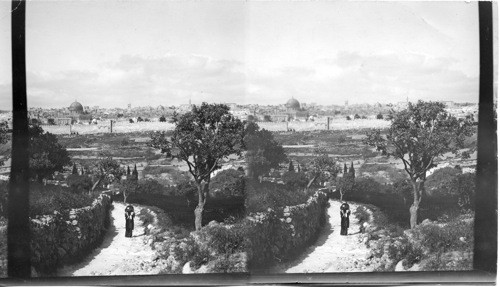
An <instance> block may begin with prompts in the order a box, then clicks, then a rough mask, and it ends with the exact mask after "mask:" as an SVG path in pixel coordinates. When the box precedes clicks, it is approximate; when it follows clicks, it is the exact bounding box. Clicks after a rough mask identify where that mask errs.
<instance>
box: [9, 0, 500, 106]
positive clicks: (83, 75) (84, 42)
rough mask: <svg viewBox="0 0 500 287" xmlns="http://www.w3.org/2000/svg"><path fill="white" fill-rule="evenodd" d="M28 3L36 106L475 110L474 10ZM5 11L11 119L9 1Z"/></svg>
mask: <svg viewBox="0 0 500 287" xmlns="http://www.w3.org/2000/svg"><path fill="white" fill-rule="evenodd" d="M27 4H28V5H27V16H26V17H27V26H26V29H27V30H26V34H27V36H26V37H27V42H26V45H27V71H28V74H27V82H28V104H29V106H30V107H42V108H51V107H54V108H58V107H65V106H68V105H69V103H71V102H72V101H74V99H79V101H80V102H82V103H84V105H88V106H102V107H126V106H127V105H128V104H129V103H130V104H132V106H148V105H150V106H157V105H160V104H162V105H180V104H185V103H187V102H188V101H189V99H191V101H192V102H193V103H194V104H199V103H201V102H204V101H205V102H234V103H238V104H261V105H267V104H269V105H277V104H282V103H284V102H286V100H288V99H289V98H291V97H295V98H296V99H299V101H301V102H305V103H310V102H316V103H318V104H323V105H331V104H334V105H343V103H344V102H345V101H346V100H348V101H349V103H352V104H356V103H370V104H373V103H377V102H380V103H390V102H400V101H405V100H406V99H407V98H409V100H410V101H415V100H417V99H423V100H439V101H456V102H477V101H478V83H479V82H478V81H479V50H478V37H479V36H478V22H477V3H473V2H471V3H465V2H441V3H428V2H411V3H406V2H323V1H318V2H252V1H247V2H243V1H235V2H227V1H216V2H210V3H201V2H191V1H188V2H170V1H169V2H162V1H151V2H149V1H148V2H140V3H139V2H135V1H132V2H130V1H121V2H115V1H103V2H87V1H81V2H74V1H72V2H45V1H37V2H28V3H27ZM0 8H1V10H0V11H2V15H1V16H0V18H1V20H0V22H2V23H1V24H2V28H0V29H1V30H0V36H1V37H2V38H3V39H8V41H3V42H2V44H0V54H1V55H4V56H2V59H3V62H2V65H1V66H2V68H0V95H2V97H1V98H0V107H1V109H9V108H10V105H11V104H10V95H11V87H10V57H9V56H10V15H9V13H8V11H9V9H10V2H0ZM7 22H8V23H7ZM3 24H5V25H3ZM495 36H496V35H495ZM47 99H49V100H47ZM145 101H147V102H149V103H147V104H146V103H145Z"/></svg>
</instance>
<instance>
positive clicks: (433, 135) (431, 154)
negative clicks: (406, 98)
mask: <svg viewBox="0 0 500 287" xmlns="http://www.w3.org/2000/svg"><path fill="white" fill-rule="evenodd" d="M389 119H390V120H391V127H390V128H389V131H388V133H387V135H386V136H385V137H384V136H383V135H382V134H381V132H380V130H375V131H371V132H369V133H368V134H367V139H366V140H365V143H367V144H369V145H371V146H374V147H376V148H377V150H378V151H381V152H382V153H383V154H385V155H389V156H393V157H395V158H398V159H400V160H401V161H402V162H403V164H404V169H405V171H406V173H407V174H408V177H409V179H410V180H411V183H412V186H413V203H412V205H411V206H410V227H411V228H414V227H415V226H416V225H417V218H418V208H419V205H420V202H421V200H422V195H423V194H424V193H425V181H426V179H427V171H428V170H429V169H431V168H432V167H434V166H435V164H434V160H435V159H436V157H438V156H440V155H443V154H444V153H446V152H453V153H455V154H458V152H459V149H460V148H462V147H463V146H464V142H465V139H466V138H467V137H469V136H472V134H473V129H472V118H471V117H470V116H468V117H466V118H464V119H457V118H456V117H454V116H451V115H450V114H448V113H447V112H446V110H445V105H444V104H443V103H439V102H424V101H418V103H416V104H412V103H409V104H408V108H407V109H405V110H402V111H399V112H391V114H390V115H389ZM462 156H463V157H466V156H468V153H462Z"/></svg>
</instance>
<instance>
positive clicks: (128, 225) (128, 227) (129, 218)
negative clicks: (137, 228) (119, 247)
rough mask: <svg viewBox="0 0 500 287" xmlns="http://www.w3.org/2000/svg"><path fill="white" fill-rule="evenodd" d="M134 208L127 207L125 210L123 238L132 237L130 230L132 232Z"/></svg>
mask: <svg viewBox="0 0 500 287" xmlns="http://www.w3.org/2000/svg"><path fill="white" fill-rule="evenodd" d="M134 217H135V213H134V207H133V206H132V205H129V206H127V207H126V208H125V237H132V230H134Z"/></svg>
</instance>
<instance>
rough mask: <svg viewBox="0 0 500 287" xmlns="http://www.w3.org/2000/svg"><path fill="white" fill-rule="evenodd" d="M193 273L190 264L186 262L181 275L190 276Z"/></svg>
mask: <svg viewBox="0 0 500 287" xmlns="http://www.w3.org/2000/svg"><path fill="white" fill-rule="evenodd" d="M192 273H194V272H193V270H192V269H191V263H190V262H186V264H184V266H183V267H182V274H192Z"/></svg>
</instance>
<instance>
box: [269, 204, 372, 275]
mask: <svg viewBox="0 0 500 287" xmlns="http://www.w3.org/2000/svg"><path fill="white" fill-rule="evenodd" d="M340 205H341V203H340V202H339V201H336V200H330V207H329V208H328V218H327V220H328V222H327V223H326V224H325V227H324V229H323V231H322V232H321V234H320V235H319V237H318V240H317V241H316V243H315V244H314V245H313V246H311V247H309V248H308V249H307V250H306V251H305V252H304V254H303V255H302V256H301V257H300V258H298V259H296V260H294V261H292V262H289V263H285V264H282V265H280V266H277V268H276V269H277V270H276V271H274V272H279V273H285V272H286V273H314V272H318V273H321V272H370V271H373V270H372V269H373V268H372V267H370V266H366V265H365V263H366V262H367V261H366V256H367V255H368V252H369V250H368V248H367V247H366V246H365V245H364V244H363V243H362V242H360V237H361V234H360V233H359V224H358V221H357V219H356V217H354V216H353V214H352V213H354V210H356V208H357V207H358V206H359V204H356V203H353V202H349V206H350V208H351V212H352V213H351V217H350V227H349V232H348V235H347V236H342V235H340V214H339V213H340Z"/></svg>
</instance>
